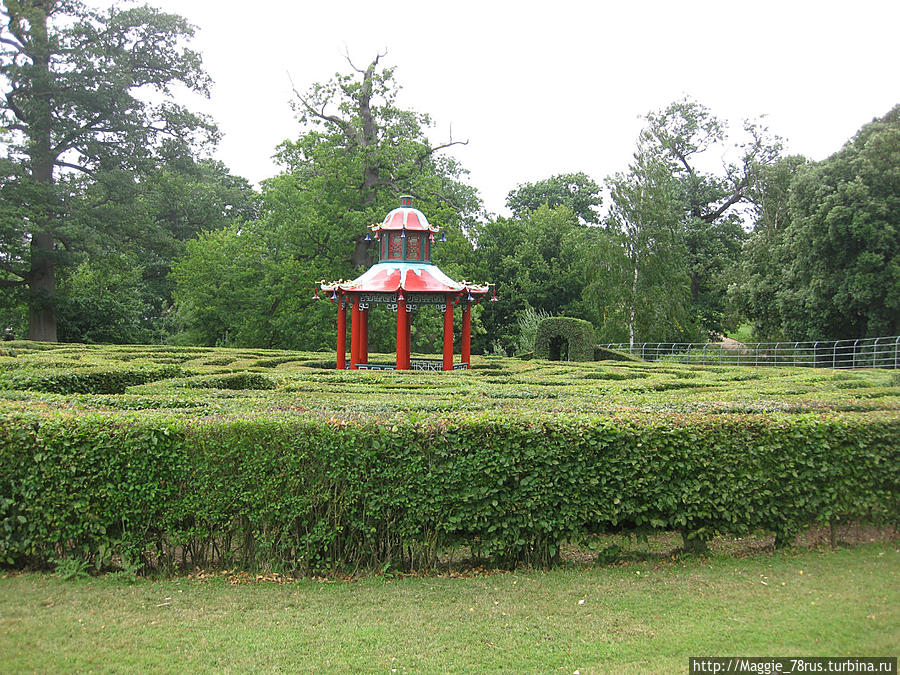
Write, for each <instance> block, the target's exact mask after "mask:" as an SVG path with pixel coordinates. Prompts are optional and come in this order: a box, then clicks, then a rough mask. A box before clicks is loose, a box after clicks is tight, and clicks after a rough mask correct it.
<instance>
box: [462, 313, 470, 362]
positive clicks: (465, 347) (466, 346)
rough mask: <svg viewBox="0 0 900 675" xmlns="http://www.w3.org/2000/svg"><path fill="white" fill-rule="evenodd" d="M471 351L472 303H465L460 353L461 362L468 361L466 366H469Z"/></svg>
mask: <svg viewBox="0 0 900 675" xmlns="http://www.w3.org/2000/svg"><path fill="white" fill-rule="evenodd" d="M471 351H472V305H471V304H470V303H468V302H467V303H466V304H465V305H464V306H463V325H462V355H461V359H462V362H463V363H468V364H469V365H467V366H466V368H471V358H472V357H471Z"/></svg>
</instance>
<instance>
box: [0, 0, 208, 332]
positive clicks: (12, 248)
mask: <svg viewBox="0 0 900 675" xmlns="http://www.w3.org/2000/svg"><path fill="white" fill-rule="evenodd" d="M0 16H2V25H0V47H2V49H0V87H2V96H0V118H2V122H0V124H2V126H3V129H4V135H3V137H2V141H3V150H4V160H5V163H4V165H3V166H4V170H3V184H2V188H3V191H4V197H5V199H4V205H3V211H4V212H3V214H2V217H0V245H2V246H0V248H2V250H3V251H4V253H3V255H2V256H0V287H2V288H3V289H5V290H6V291H7V292H11V291H16V290H19V291H24V292H25V294H26V298H27V303H28V310H29V324H28V337H29V338H30V339H33V340H42V341H55V340H56V339H57V316H56V306H55V295H56V290H57V277H58V270H59V268H60V266H61V265H64V264H66V263H67V262H68V260H69V254H70V253H72V252H74V251H78V250H79V249H81V248H83V247H84V246H85V244H86V243H88V242H91V241H96V240H97V239H102V238H103V237H104V236H105V233H104V231H103V228H115V227H117V226H118V225H119V223H120V222H122V221H121V219H118V218H111V219H106V218H104V217H103V216H104V214H108V213H109V210H110V209H109V205H110V203H112V202H115V201H117V200H119V199H120V198H121V197H122V196H123V195H127V194H128V193H129V192H130V191H131V189H132V188H133V187H134V183H135V180H134V177H135V176H136V175H137V174H139V173H140V172H142V171H145V170H148V168H149V167H150V166H151V165H152V164H153V162H154V160H155V158H156V157H157V155H158V153H159V151H160V150H161V149H162V148H163V147H168V148H169V149H170V151H171V148H172V146H173V145H177V146H181V147H183V148H188V147H198V146H200V145H203V144H205V143H209V142H212V141H213V140H214V139H215V130H214V128H213V126H212V124H211V123H210V122H209V121H208V120H206V119H204V118H203V117H201V116H198V115H196V114H193V113H191V112H190V111H188V110H187V109H185V108H184V107H182V106H180V105H177V104H175V103H174V102H173V100H172V91H173V87H175V86H181V87H184V88H187V89H189V90H192V91H195V92H198V93H201V94H207V93H208V85H209V79H208V77H207V75H206V74H205V73H204V71H203V69H202V67H201V60H200V56H199V55H198V54H197V53H196V52H194V51H192V50H190V49H189V48H187V47H186V46H185V43H186V41H187V40H188V39H189V38H191V37H192V35H193V33H194V29H193V27H192V26H191V25H190V24H188V23H187V22H186V21H185V20H184V19H182V18H181V17H179V16H176V15H174V14H167V13H163V12H160V11H158V10H156V9H153V8H151V7H146V6H144V7H130V8H127V9H119V8H117V7H113V8H111V9H109V10H106V11H104V12H101V11H95V10H93V9H90V8H88V7H86V6H85V5H84V4H82V3H81V2H79V1H78V0H4V4H3V6H2V7H0ZM126 220H127V219H126Z"/></svg>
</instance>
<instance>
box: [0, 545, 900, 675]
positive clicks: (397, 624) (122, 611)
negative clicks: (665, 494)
mask: <svg viewBox="0 0 900 675" xmlns="http://www.w3.org/2000/svg"><path fill="white" fill-rule="evenodd" d="M898 645H900V546H898V544H897V542H889V543H881V544H867V545H860V546H855V547H853V548H846V549H839V550H835V551H830V550H829V551H823V550H813V551H810V550H806V551H802V552H798V551H793V552H779V553H775V554H755V555H752V556H750V557H738V558H735V557H732V556H730V555H721V554H713V555H712V556H710V557H708V558H683V559H678V560H671V559H667V558H662V557H656V558H650V559H647V560H643V561H638V562H629V563H625V564H621V565H618V566H614V567H598V566H575V565H574V564H572V565H570V566H568V567H565V568H563V569H559V570H555V571H552V572H547V573H544V572H540V571H520V572H516V573H505V574H493V575H487V576H474V577H462V578H450V577H449V576H429V577H405V578H394V579H389V578H385V577H382V576H374V577H373V576H370V577H367V578H364V579H362V580H359V581H356V582H353V583H348V582H343V581H338V582H333V583H328V582H315V581H312V580H302V581H298V582H296V583H293V584H275V583H265V582H261V583H248V584H243V585H231V584H229V583H228V582H227V580H226V577H225V576H221V575H220V576H218V577H217V578H215V579H213V580H206V581H202V580H199V579H196V578H176V579H172V580H164V581H159V580H147V579H144V580H139V581H136V582H135V583H129V581H128V580H127V579H125V578H123V577H122V576H120V575H108V576H106V577H99V578H93V579H89V580H80V581H71V582H66V581H62V580H60V579H58V578H56V577H54V576H49V575H46V574H20V575H14V576H7V577H4V578H0V654H2V655H3V657H2V666H0V670H2V671H3V672H75V671H78V672H111V671H115V672H122V671H126V672H128V671H144V672H195V671H202V672H210V671H215V672H258V671H264V672H265V671H268V672H297V671H299V672H311V671H325V672H357V671H367V672H372V671H375V672H388V673H390V672H394V670H395V669H396V672H413V671H420V672H421V671H424V672H559V673H566V672H568V673H573V672H574V671H575V670H579V671H580V672H581V673H591V672H597V673H599V672H629V673H630V672H635V671H644V672H684V671H685V670H686V668H687V659H688V656H691V655H695V656H697V655H778V656H789V655H808V656H815V655H818V656H825V655H827V656H838V655H856V656H859V655H869V656H888V655H896V654H897V646H898Z"/></svg>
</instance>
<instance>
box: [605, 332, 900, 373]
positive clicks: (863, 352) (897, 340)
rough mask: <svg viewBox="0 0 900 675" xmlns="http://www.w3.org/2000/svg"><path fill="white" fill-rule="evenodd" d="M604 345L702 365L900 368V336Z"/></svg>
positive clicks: (648, 356)
mask: <svg viewBox="0 0 900 675" xmlns="http://www.w3.org/2000/svg"><path fill="white" fill-rule="evenodd" d="M599 346H600V347H603V348H605V349H613V350H615V351H620V352H626V353H628V354H632V355H634V356H640V357H641V358H642V359H645V360H647V361H671V362H675V363H695V364H699V365H730V366H797V367H807V368H894V369H896V368H898V367H900V336H896V335H895V336H891V337H878V338H864V339H860V340H820V341H818V342H755V343H743V342H727V343H726V342H707V343H702V342H640V343H639V342H636V343H634V345H630V344H629V343H627V342H619V343H607V344H601V345H599Z"/></svg>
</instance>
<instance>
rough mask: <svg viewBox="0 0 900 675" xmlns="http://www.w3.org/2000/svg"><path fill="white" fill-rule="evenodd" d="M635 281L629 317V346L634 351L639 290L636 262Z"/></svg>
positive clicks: (635, 265)
mask: <svg viewBox="0 0 900 675" xmlns="http://www.w3.org/2000/svg"><path fill="white" fill-rule="evenodd" d="M633 264H634V279H632V281H631V315H630V316H629V317H628V337H629V346H630V347H631V348H632V349H634V313H635V305H637V288H638V268H637V261H636V260H635V261H634V263H633Z"/></svg>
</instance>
